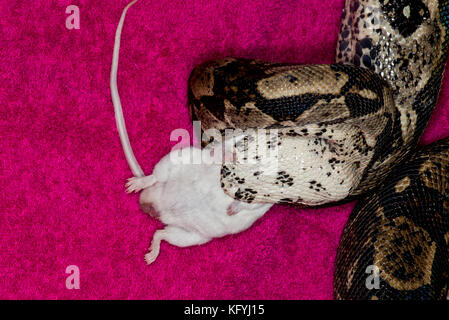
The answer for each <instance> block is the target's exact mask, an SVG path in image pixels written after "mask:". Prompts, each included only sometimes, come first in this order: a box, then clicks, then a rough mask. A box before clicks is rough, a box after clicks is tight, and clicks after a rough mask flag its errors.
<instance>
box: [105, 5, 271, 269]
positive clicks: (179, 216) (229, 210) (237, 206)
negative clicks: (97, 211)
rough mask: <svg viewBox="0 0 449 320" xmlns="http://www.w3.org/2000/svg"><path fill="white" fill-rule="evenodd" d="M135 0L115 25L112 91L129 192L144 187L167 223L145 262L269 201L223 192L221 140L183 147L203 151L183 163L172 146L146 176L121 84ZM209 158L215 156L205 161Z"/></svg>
mask: <svg viewBox="0 0 449 320" xmlns="http://www.w3.org/2000/svg"><path fill="white" fill-rule="evenodd" d="M135 2H136V1H133V2H131V3H130V4H128V5H127V6H126V7H125V9H124V10H123V13H122V16H121V18H120V22H119V24H118V27H117V31H116V35H115V43H114V53H113V59H112V67H111V96H112V102H113V104H114V110H115V118H116V124H117V129H118V132H119V136H120V140H121V142H122V146H123V151H124V153H125V156H126V159H127V161H128V164H129V166H130V168H131V171H132V172H133V174H134V177H133V178H130V179H128V183H127V184H126V187H127V189H126V192H128V193H130V192H138V191H141V190H143V191H142V193H141V195H140V203H141V206H142V207H143V208H145V209H149V207H150V206H151V207H153V208H154V209H155V210H156V211H157V214H158V218H159V219H160V220H161V221H162V222H163V223H164V224H165V225H166V227H165V228H164V229H163V230H158V231H156V233H155V234H154V237H153V241H152V242H151V247H150V252H149V253H148V254H146V255H145V261H146V262H147V263H148V264H150V263H152V262H153V261H154V260H156V258H157V256H158V255H159V249H160V243H161V241H162V240H165V241H167V242H169V243H171V244H173V245H175V246H178V247H187V246H193V245H198V244H202V243H205V242H208V241H210V240H211V239H212V238H217V237H223V236H225V235H228V234H232V233H237V232H241V231H243V230H245V229H247V228H249V227H250V226H251V225H252V224H253V223H254V221H256V220H257V219H258V218H260V217H261V216H262V215H263V214H264V213H265V212H267V210H268V209H269V208H270V207H271V204H248V203H244V202H240V201H236V200H234V199H232V198H231V197H229V196H228V195H226V194H225V193H224V192H223V190H222V189H221V187H220V184H221V182H220V170H221V161H217V160H221V159H217V158H221V156H222V149H221V147H222V145H221V144H218V146H214V147H209V148H206V149H204V150H200V149H197V148H192V147H189V148H185V149H183V151H187V152H189V153H190V152H191V153H192V154H193V153H195V154H196V155H197V156H198V155H199V156H200V159H203V161H199V162H198V163H200V164H193V163H192V161H186V162H183V161H182V158H181V159H178V160H174V159H175V158H176V155H177V154H178V153H179V152H180V151H179V150H176V151H172V152H171V153H170V154H168V155H167V156H165V157H164V158H163V159H162V160H161V161H160V162H159V163H158V164H157V165H156V167H155V168H154V171H153V174H151V175H149V176H144V173H143V171H142V169H141V168H140V166H139V164H138V162H137V160H136V158H135V157H134V154H133V151H132V148H131V144H130V142H129V139H128V135H127V132H126V126H125V120H124V118H123V111H122V106H121V103H120V97H119V94H118V89H117V69H118V58H119V51H120V35H121V31H122V28H123V23H124V20H125V15H126V11H127V10H128V9H129V7H130V6H132V5H133V4H134V3H135ZM231 141H232V142H233V141H234V140H231ZM225 152H226V151H225ZM206 155H212V156H207V157H206ZM225 155H226V153H225ZM211 158H212V159H213V161H206V162H205V161H204V159H211ZM229 158H233V154H232V153H228V159H229ZM225 159H226V157H225ZM184 160H186V159H185V158H184ZM187 160H188V159H187ZM186 163H187V164H186Z"/></svg>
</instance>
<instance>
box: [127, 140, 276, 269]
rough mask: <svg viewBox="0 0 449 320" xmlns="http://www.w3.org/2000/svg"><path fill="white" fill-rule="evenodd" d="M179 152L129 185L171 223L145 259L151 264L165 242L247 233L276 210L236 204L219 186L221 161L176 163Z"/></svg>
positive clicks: (193, 242) (194, 241)
mask: <svg viewBox="0 0 449 320" xmlns="http://www.w3.org/2000/svg"><path fill="white" fill-rule="evenodd" d="M184 151H189V152H192V153H193V152H199V153H202V154H204V153H206V152H209V151H210V150H209V149H208V148H206V149H204V150H203V151H201V150H199V149H197V148H193V147H188V148H185V149H184ZM178 152H179V150H175V151H172V152H171V153H170V154H168V155H166V156H165V157H164V158H162V160H161V161H159V163H158V164H157V165H156V167H155V168H154V171H153V173H152V175H150V176H146V177H143V178H133V179H131V180H130V181H129V182H128V183H127V187H128V190H130V191H135V192H137V191H139V190H140V189H142V188H143V186H145V189H144V190H143V191H142V193H141V194H140V203H141V204H150V205H151V206H152V207H153V208H154V210H155V211H156V212H157V213H158V215H159V217H158V218H159V220H160V221H161V222H163V223H164V224H165V225H166V227H165V228H164V229H163V230H158V231H156V233H155V234H154V237H153V241H152V243H151V247H150V252H149V253H148V254H147V255H145V260H146V262H147V263H148V264H150V263H152V262H153V261H154V260H155V259H156V258H157V256H158V254H159V248H160V243H161V241H162V240H165V241H167V242H169V243H170V244H172V245H175V246H178V247H187V246H193V245H199V244H203V243H206V242H208V241H210V240H211V239H213V238H218V237H223V236H226V235H229V234H234V233H238V232H241V231H244V230H246V229H247V228H249V227H250V226H251V225H252V224H253V223H254V222H255V221H256V220H257V219H259V218H260V217H262V216H263V215H264V214H265V213H266V212H267V211H268V209H270V207H271V206H272V205H271V204H261V203H258V204H249V203H245V202H241V201H237V200H234V199H233V198H231V197H229V196H228V195H226V194H225V193H224V192H223V190H222V189H221V187H220V170H221V163H212V164H206V163H201V164H193V163H190V164H183V163H182V162H181V161H178V162H175V161H173V160H172V159H173V158H174V157H173V153H178ZM203 156H204V155H203Z"/></svg>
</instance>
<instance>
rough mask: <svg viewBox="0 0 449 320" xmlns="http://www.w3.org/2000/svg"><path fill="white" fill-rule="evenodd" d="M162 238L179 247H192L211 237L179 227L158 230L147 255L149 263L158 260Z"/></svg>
mask: <svg viewBox="0 0 449 320" xmlns="http://www.w3.org/2000/svg"><path fill="white" fill-rule="evenodd" d="M162 240H165V241H167V242H168V243H170V244H172V245H174V246H177V247H190V246H194V245H200V244H203V243H206V242H209V241H210V240H211V239H210V238H207V237H204V236H203V235H200V234H198V233H195V232H192V231H188V230H185V229H182V228H179V227H175V226H166V227H165V228H164V229H162V230H157V231H156V232H155V233H154V236H153V240H152V241H151V246H150V248H149V249H150V251H149V252H148V253H147V254H146V255H145V261H146V263H147V264H151V263H153V262H154V261H155V260H156V258H157V256H158V255H159V251H160V247H161V241H162Z"/></svg>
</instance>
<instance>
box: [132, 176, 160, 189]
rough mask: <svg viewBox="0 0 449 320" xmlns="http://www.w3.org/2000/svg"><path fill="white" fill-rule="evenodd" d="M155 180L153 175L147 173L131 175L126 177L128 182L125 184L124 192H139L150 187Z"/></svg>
mask: <svg viewBox="0 0 449 320" xmlns="http://www.w3.org/2000/svg"><path fill="white" fill-rule="evenodd" d="M156 182H157V179H156V177H155V176H154V175H152V174H151V175H149V176H145V177H132V178H129V179H128V182H127V183H126V184H125V187H126V192H127V193H131V192H139V191H141V190H143V189H146V188H148V187H151V186H152V185H154V184H155V183H156Z"/></svg>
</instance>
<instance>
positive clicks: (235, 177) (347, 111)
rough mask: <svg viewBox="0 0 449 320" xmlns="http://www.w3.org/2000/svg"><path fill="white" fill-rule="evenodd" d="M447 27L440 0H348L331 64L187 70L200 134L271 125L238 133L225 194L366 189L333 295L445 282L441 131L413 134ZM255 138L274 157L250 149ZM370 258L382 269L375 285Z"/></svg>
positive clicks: (447, 162)
mask: <svg viewBox="0 0 449 320" xmlns="http://www.w3.org/2000/svg"><path fill="white" fill-rule="evenodd" d="M448 30H449V3H448V1H447V0H439V1H438V0H346V3H345V7H344V10H343V16H342V23H341V28H340V33H339V39H338V44H337V55H336V64H333V65H287V64H282V63H268V62H263V61H257V60H246V59H233V58H229V59H221V60H215V61H210V62H207V63H204V64H202V65H200V66H198V67H197V68H195V69H194V70H193V72H192V74H191V77H190V80H189V108H190V113H191V117H192V119H193V120H199V121H201V130H202V131H203V133H207V132H208V131H210V130H211V129H218V130H220V132H221V134H223V133H224V132H225V131H226V129H243V130H244V129H247V130H248V129H254V128H258V129H267V130H268V131H270V130H272V131H273V130H274V132H275V134H274V135H273V134H270V135H269V136H270V138H267V139H265V140H263V139H262V140H259V139H260V135H259V136H256V134H255V133H254V131H249V130H248V131H246V132H247V133H248V132H249V133H248V137H247V139H246V140H245V142H247V141H250V143H249V144H248V143H246V144H240V147H239V148H238V153H239V154H243V155H244V156H243V159H244V160H248V159H250V160H252V161H246V162H245V161H242V162H238V161H236V162H233V163H225V164H223V166H222V171H221V182H222V189H223V190H224V191H225V192H226V193H227V194H228V195H230V196H231V197H233V198H235V199H238V200H241V201H246V202H268V203H289V204H294V205H299V206H316V205H323V204H328V203H335V202H339V201H348V200H350V199H354V198H355V197H356V196H361V195H363V198H361V200H360V201H359V204H358V206H357V207H356V208H355V210H354V211H353V213H352V215H351V217H350V219H349V221H348V223H347V225H346V228H345V230H344V232H343V236H342V239H341V242H340V246H339V250H338V255H337V261H336V270H335V285H334V287H335V297H336V298H338V299H368V298H373V299H376V298H378V299H406V298H421V299H426V298H430V299H437V298H443V297H445V296H446V294H447V290H448V288H447V287H448V283H447V282H448V272H449V268H448V266H449V249H448V247H449V245H448V242H449V193H448V189H449V177H448V175H449V158H448V157H449V153H448V152H449V151H448V150H449V149H448V147H449V142H448V140H445V141H441V142H439V143H437V144H435V145H434V146H431V147H429V148H426V149H424V150H422V151H419V152H417V151H416V145H417V142H418V140H419V138H420V137H421V135H422V133H423V130H424V129H425V127H426V124H427V122H428V120H429V118H430V116H431V114H432V111H433V109H434V107H435V104H436V100H437V98H438V93H439V89H440V86H441V80H442V77H443V72H444V68H445V63H446V60H447V55H448V45H447V44H448V39H449V38H448V37H449V33H448ZM266 136H268V135H267V134H266ZM214 138H215V137H214ZM256 139H257V140H256ZM212 140H213V139H212V138H211V139H209V140H205V141H203V142H204V145H206V144H207V143H209V142H210V141H212ZM261 141H262V142H261ZM262 143H263V144H264V146H265V147H266V148H267V149H276V152H275V156H274V158H273V157H268V156H266V155H265V153H260V152H257V148H255V149H254V148H250V147H249V146H250V145H251V144H258V145H259V146H260V145H261V144H262ZM411 155H413V156H412V157H411ZM410 157H411V160H409V159H410ZM240 159H242V158H240ZM273 159H274V160H275V161H273ZM407 160H409V161H408V162H406V163H405V164H403V163H404V162H405V161H407ZM399 163H402V165H401V168H400V170H399V171H398V170H396V171H395V167H397V165H398V164H399ZM382 183H383V184H382ZM369 266H372V267H373V269H374V270H375V271H377V272H378V275H377V274H376V276H378V278H379V283H378V286H377V287H375V288H371V289H368V287H369V286H367V285H366V279H367V277H368V275H369V274H367V273H366V270H367V268H368V267H369Z"/></svg>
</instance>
